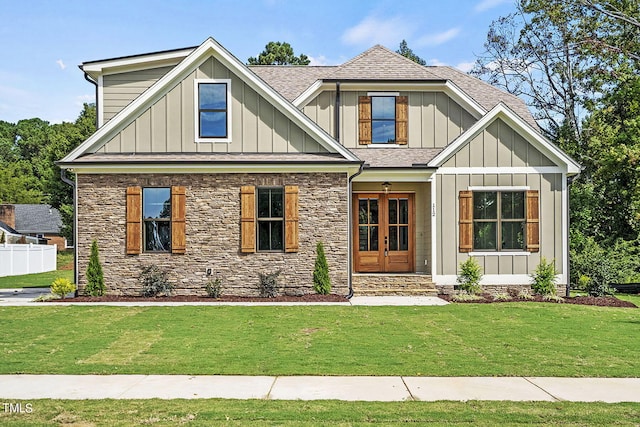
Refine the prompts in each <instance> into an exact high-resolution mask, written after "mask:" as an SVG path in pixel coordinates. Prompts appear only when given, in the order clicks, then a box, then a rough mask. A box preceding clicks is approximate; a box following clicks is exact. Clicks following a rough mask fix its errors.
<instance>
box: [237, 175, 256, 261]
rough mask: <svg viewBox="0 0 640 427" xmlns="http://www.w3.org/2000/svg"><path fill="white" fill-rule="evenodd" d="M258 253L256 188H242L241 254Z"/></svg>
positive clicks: (248, 186)
mask: <svg viewBox="0 0 640 427" xmlns="http://www.w3.org/2000/svg"><path fill="white" fill-rule="evenodd" d="M255 251H256V187H254V186H253V185H245V186H242V187H241V188H240V252H243V253H254V252H255Z"/></svg>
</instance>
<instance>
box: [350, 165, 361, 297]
mask: <svg viewBox="0 0 640 427" xmlns="http://www.w3.org/2000/svg"><path fill="white" fill-rule="evenodd" d="M363 170H364V162H362V163H360V168H359V169H358V172H356V173H354V174H353V175H351V176H350V177H349V183H348V185H347V193H348V194H349V200H348V202H347V218H349V220H348V224H349V227H348V230H349V233H348V234H349V238H348V242H347V252H348V258H349V262H348V263H347V265H348V268H349V271H348V273H349V274H348V276H347V282H348V285H349V294H348V295H347V299H351V297H352V296H353V283H352V279H353V273H352V272H353V225H352V221H351V216H352V215H353V214H352V212H351V194H352V193H351V187H352V183H351V181H353V178H355V177H357V176H358V175H360V174H361V173H362V171H363Z"/></svg>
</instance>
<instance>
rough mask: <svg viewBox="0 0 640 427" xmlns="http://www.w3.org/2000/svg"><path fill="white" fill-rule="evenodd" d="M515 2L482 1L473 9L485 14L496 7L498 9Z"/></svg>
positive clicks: (506, 0)
mask: <svg viewBox="0 0 640 427" xmlns="http://www.w3.org/2000/svg"><path fill="white" fill-rule="evenodd" d="M512 2H513V0H482V1H481V2H480V3H478V4H476V6H475V7H474V8H473V10H475V11H476V12H484V11H486V10H489V9H493V8H494V7H498V6H500V5H501V4H505V3H512Z"/></svg>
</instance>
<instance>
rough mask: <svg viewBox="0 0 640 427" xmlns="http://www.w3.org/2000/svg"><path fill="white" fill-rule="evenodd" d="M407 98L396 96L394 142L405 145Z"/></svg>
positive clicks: (407, 112)
mask: <svg viewBox="0 0 640 427" xmlns="http://www.w3.org/2000/svg"><path fill="white" fill-rule="evenodd" d="M408 117H409V98H408V97H406V96H397V97H396V144H401V145H406V144H407V141H408V134H409V129H408Z"/></svg>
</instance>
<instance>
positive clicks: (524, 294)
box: [518, 289, 533, 301]
mask: <svg viewBox="0 0 640 427" xmlns="http://www.w3.org/2000/svg"><path fill="white" fill-rule="evenodd" d="M518 298H520V299H523V300H526V301H530V300H532V299H533V295H531V294H530V293H529V289H521V290H520V292H518Z"/></svg>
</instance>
